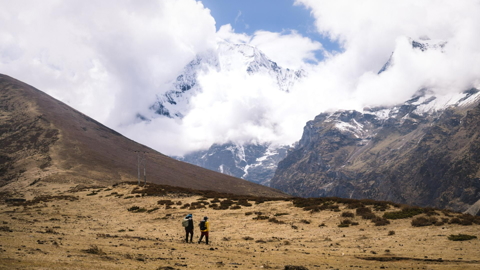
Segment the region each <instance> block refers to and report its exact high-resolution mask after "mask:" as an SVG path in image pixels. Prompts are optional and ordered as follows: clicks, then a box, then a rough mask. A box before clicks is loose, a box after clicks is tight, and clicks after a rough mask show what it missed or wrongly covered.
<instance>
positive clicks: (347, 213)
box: [342, 212, 355, 218]
mask: <svg viewBox="0 0 480 270" xmlns="http://www.w3.org/2000/svg"><path fill="white" fill-rule="evenodd" d="M354 216H355V214H353V213H352V212H343V213H342V217H344V218H353V217H354Z"/></svg>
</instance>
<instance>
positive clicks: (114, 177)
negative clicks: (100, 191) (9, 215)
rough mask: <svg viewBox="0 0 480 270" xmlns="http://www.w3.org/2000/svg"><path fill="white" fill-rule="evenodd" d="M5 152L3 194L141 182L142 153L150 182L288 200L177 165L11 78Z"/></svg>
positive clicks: (5, 86) (4, 83)
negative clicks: (52, 185)
mask: <svg viewBox="0 0 480 270" xmlns="http://www.w3.org/2000/svg"><path fill="white" fill-rule="evenodd" d="M0 149H1V150H0V191H2V190H3V191H6V190H9V191H10V192H12V191H19V190H24V189H26V188H28V187H31V186H38V185H41V183H42V182H43V183H45V182H59V183H66V184H73V185H77V184H80V183H82V184H88V185H104V184H112V183H115V182H120V181H136V180H137V154H136V153H135V151H141V152H147V166H146V170H147V181H149V182H152V183H157V184H167V185H173V186H180V187H187V188H193V189H201V190H215V191H219V192H229V193H237V194H250V195H262V196H285V194H283V193H281V192H279V191H277V190H274V189H270V188H267V187H264V186H260V185H257V184H253V183H250V182H248V181H244V180H241V179H238V178H234V177H230V176H227V175H223V174H220V173H216V172H213V171H209V170H206V169H203V168H200V167H197V166H194V165H190V164H187V163H183V162H179V161H176V160H174V159H172V158H170V157H167V156H165V155H163V154H161V153H158V152H156V151H154V150H152V149H150V148H148V147H146V146H144V145H141V144H138V143H136V142H134V141H132V140H130V139H127V138H125V137H123V136H122V135H120V134H119V133H117V132H115V131H113V130H111V129H109V128H107V127H105V126H104V125H102V124H100V123H98V122H96V121H95V120H93V119H91V118H89V117H88V116H86V115H84V114H82V113H80V112H78V111H76V110H74V109H72V108H71V107H69V106H67V105H66V104H64V103H62V102H60V101H57V100H55V99H53V98H52V97H50V96H48V95H46V94H45V93H43V92H41V91H39V90H37V89H35V88H33V87H31V86H29V85H27V84H25V83H22V82H20V81H18V80H15V79H13V78H11V77H8V76H6V75H0ZM142 177H143V176H142Z"/></svg>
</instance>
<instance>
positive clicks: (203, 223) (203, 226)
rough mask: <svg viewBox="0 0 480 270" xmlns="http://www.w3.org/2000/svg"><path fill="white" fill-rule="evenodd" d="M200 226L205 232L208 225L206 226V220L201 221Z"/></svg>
mask: <svg viewBox="0 0 480 270" xmlns="http://www.w3.org/2000/svg"><path fill="white" fill-rule="evenodd" d="M198 226H199V227H200V230H202V231H205V230H206V229H207V224H205V220H202V221H200V224H198Z"/></svg>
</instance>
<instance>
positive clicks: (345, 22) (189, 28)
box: [0, 0, 480, 154]
mask: <svg viewBox="0 0 480 270" xmlns="http://www.w3.org/2000/svg"><path fill="white" fill-rule="evenodd" d="M0 4H1V7H2V8H1V9H0V72H1V73H5V74H7V75H10V76H13V77H16V78H18V79H20V80H23V81H25V82H27V83H30V84H32V85H34V86H36V87H37V88H39V89H42V90H44V91H46V92H47V93H49V94H51V95H53V96H54V97H56V98H58V99H60V100H62V101H65V102H67V103H68V104H70V105H71V106H73V107H74V108H76V109H78V110H80V111H82V112H84V113H86V114H87V115H90V116H92V117H93V118H95V119H97V120H99V121H100V122H102V123H105V124H107V125H109V126H111V127H112V128H115V129H117V130H119V131H120V132H122V133H124V134H125V135H127V136H129V137H131V138H133V139H135V140H137V141H140V142H142V143H144V144H147V145H149V146H152V147H154V148H156V149H157V150H160V151H162V152H164V153H166V154H183V153H184V152H185V151H188V150H191V149H199V148H205V147H208V146H209V145H211V144H212V143H222V142H226V141H228V140H235V141H238V142H245V141H252V140H254V141H260V142H261V141H269V142H274V143H292V142H294V141H296V140H298V139H300V136H301V133H302V130H303V127H304V125H305V122H306V121H308V120H311V119H313V118H314V117H315V116H316V115H318V114H319V113H321V112H324V111H328V110H334V109H341V108H343V109H361V108H362V107H363V106H372V105H388V104H395V103H398V102H403V101H405V99H408V98H409V97H410V96H411V95H412V94H413V93H415V91H417V90H419V89H421V88H423V87H428V88H430V89H432V90H434V91H436V92H437V93H441V94H442V93H447V92H451V91H462V90H465V89H467V88H469V87H472V86H477V87H478V86H479V84H480V82H479V75H478V74H480V47H479V46H478V44H480V36H479V35H477V33H480V17H479V16H477V14H478V13H479V12H480V4H479V2H478V1H475V0H465V1H460V2H459V1H456V2H453V1H447V0H425V1H415V0H409V1H383V0H366V1H349V0H343V1H342V0H339V1H329V0H296V4H298V5H305V6H306V7H307V8H309V9H310V10H311V11H312V16H314V17H315V19H316V27H317V29H318V31H319V32H320V33H323V34H324V35H327V36H329V37H331V38H332V39H335V40H337V41H338V42H339V43H340V44H341V46H342V50H341V52H338V53H332V54H329V53H328V52H324V53H325V55H326V57H325V59H324V60H322V61H321V62H318V63H317V62H316V59H315V58H314V52H315V51H317V50H322V51H323V48H322V46H321V44H320V43H319V42H316V41H312V40H310V39H308V38H306V37H303V36H301V35H300V34H298V33H297V32H295V31H290V32H282V33H273V32H268V31H257V32H255V33H254V34H253V35H251V36H250V35H247V34H244V33H237V32H235V29H233V28H232V26H231V25H224V26H222V27H220V29H219V31H218V32H215V20H214V18H213V17H212V16H211V15H210V12H209V10H208V9H205V8H204V7H203V6H202V4H201V2H199V1H194V0H157V1H128V0H121V1H114V0H105V1H97V2H95V3H88V4H85V1H80V0H72V1H54V0H45V1H41V2H40V1H22V0H19V1H6V0H0ZM239 14H240V13H239ZM240 19H241V18H240ZM423 36H428V37H430V38H432V39H434V40H443V41H447V42H448V43H447V44H446V46H445V47H444V49H443V52H440V51H439V50H430V51H425V52H421V51H419V50H414V49H412V47H411V44H410V43H409V39H408V38H413V39H419V38H420V37H423ZM222 39H223V40H227V41H228V42H231V43H246V44H251V45H254V46H257V47H258V48H259V49H261V50H262V51H263V52H264V53H265V54H266V55H267V56H268V57H269V58H270V59H271V60H273V61H275V62H277V63H278V64H279V65H280V66H282V67H288V68H293V69H296V68H300V67H302V68H304V69H305V70H306V72H307V74H308V75H307V77H305V78H304V79H303V80H302V81H301V82H299V83H297V85H296V86H295V87H294V88H293V89H291V91H290V93H286V92H281V91H279V90H278V89H277V88H276V85H275V83H276V82H275V81H274V80H272V79H271V78H270V77H268V76H262V75H259V74H258V75H255V76H248V75H247V74H246V72H245V71H238V70H233V71H228V72H219V71H218V70H212V71H210V72H206V73H204V74H201V75H200V77H199V78H198V83H199V84H200V85H201V86H202V88H203V92H202V93H199V94H198V95H196V96H195V97H194V99H192V100H191V102H190V106H191V111H190V112H189V113H188V114H187V115H186V116H185V117H184V118H183V119H182V120H173V119H167V118H162V117H158V116H154V115H153V114H152V112H151V111H150V110H149V106H150V105H151V104H152V103H153V102H154V101H155V95H157V94H161V93H163V92H164V91H166V90H169V82H170V81H171V80H173V79H175V78H176V76H177V75H178V74H179V73H180V72H181V70H182V68H183V67H184V66H185V65H186V64H187V63H188V62H189V61H190V60H192V59H193V58H194V56H195V55H196V54H197V53H200V52H205V51H207V50H210V49H214V48H215V47H216V43H217V41H218V40H222ZM392 52H394V53H393V55H392ZM391 55H392V66H391V67H390V68H389V69H388V70H387V71H386V72H383V73H381V74H377V72H378V71H379V70H380V69H381V68H382V66H383V65H384V64H385V62H386V61H387V60H388V58H389V57H390V56H391ZM137 113H141V114H143V115H146V116H150V117H152V121H151V122H138V121H137V122H135V116H136V115H137Z"/></svg>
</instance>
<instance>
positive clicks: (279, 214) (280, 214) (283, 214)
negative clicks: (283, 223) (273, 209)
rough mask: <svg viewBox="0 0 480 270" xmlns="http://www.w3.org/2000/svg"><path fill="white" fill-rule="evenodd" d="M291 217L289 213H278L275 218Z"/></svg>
mask: <svg viewBox="0 0 480 270" xmlns="http://www.w3.org/2000/svg"><path fill="white" fill-rule="evenodd" d="M286 215H289V214H288V213H276V214H275V215H274V216H276V217H279V216H286Z"/></svg>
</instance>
